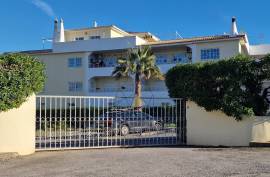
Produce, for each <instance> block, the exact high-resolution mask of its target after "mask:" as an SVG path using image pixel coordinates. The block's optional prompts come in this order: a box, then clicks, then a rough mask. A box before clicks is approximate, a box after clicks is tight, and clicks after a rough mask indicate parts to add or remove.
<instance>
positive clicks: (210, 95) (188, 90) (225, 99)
mask: <svg viewBox="0 0 270 177" xmlns="http://www.w3.org/2000/svg"><path fill="white" fill-rule="evenodd" d="M269 75H270V55H268V56H266V57H264V58H263V59H261V60H254V59H252V58H250V57H248V56H243V55H238V56H236V57H232V58H230V59H226V60H220V61H216V62H204V63H195V64H186V65H177V66H175V67H173V68H172V69H170V70H169V71H168V73H167V74H166V85H167V87H168V89H169V94H170V96H171V97H182V98H186V99H188V100H191V101H194V102H196V103H197V104H198V105H199V106H202V107H204V108H205V110H206V111H215V110H220V111H222V112H224V113H225V114H226V115H228V116H232V117H234V118H235V119H236V120H241V119H242V118H243V116H252V115H257V116H261V115H265V113H266V111H267V109H268V103H267V100H266V95H265V94H261V93H262V84H263V81H265V80H269V78H270V77H269Z"/></svg>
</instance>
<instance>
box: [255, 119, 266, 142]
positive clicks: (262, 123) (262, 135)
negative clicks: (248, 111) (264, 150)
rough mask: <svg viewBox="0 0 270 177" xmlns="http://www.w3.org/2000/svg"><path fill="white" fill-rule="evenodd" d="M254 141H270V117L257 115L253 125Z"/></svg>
mask: <svg viewBox="0 0 270 177" xmlns="http://www.w3.org/2000/svg"><path fill="white" fill-rule="evenodd" d="M251 141H252V142H270V117H269V116H267V117H256V119H255V121H254V123H253V127H252V140H251Z"/></svg>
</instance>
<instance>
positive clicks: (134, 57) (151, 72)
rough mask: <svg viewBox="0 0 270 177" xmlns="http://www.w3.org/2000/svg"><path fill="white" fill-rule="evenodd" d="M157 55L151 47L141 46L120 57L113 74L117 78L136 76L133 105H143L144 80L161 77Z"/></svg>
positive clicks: (136, 106)
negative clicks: (124, 56)
mask: <svg viewBox="0 0 270 177" xmlns="http://www.w3.org/2000/svg"><path fill="white" fill-rule="evenodd" d="M155 59H156V57H155V55H154V53H153V52H152V50H151V48H150V47H139V48H136V49H131V50H129V51H128V54H127V57H126V58H119V59H118V60H117V63H118V65H117V66H116V67H115V69H114V71H113V72H112V75H113V76H115V77H116V78H121V77H127V76H134V84H135V93H134V100H133V107H135V108H140V107H142V104H143V102H142V100H141V92H142V80H143V79H145V80H148V79H161V80H163V79H164V77H163V74H162V73H161V71H160V69H159V67H158V66H157V65H156V60H155Z"/></svg>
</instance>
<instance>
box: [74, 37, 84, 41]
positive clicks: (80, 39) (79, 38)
mask: <svg viewBox="0 0 270 177" xmlns="http://www.w3.org/2000/svg"><path fill="white" fill-rule="evenodd" d="M83 40H84V37H76V38H75V41H83Z"/></svg>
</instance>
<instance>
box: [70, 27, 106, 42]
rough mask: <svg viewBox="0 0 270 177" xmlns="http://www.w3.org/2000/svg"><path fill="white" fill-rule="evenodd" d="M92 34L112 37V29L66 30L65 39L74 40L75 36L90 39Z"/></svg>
mask: <svg viewBox="0 0 270 177" xmlns="http://www.w3.org/2000/svg"><path fill="white" fill-rule="evenodd" d="M90 36H100V37H101V38H110V37H111V29H110V28H104V29H100V28H98V29H93V28H92V29H88V30H77V31H75V30H74V31H65V40H66V41H74V40H75V37H84V39H85V40H88V39H89V37H90Z"/></svg>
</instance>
